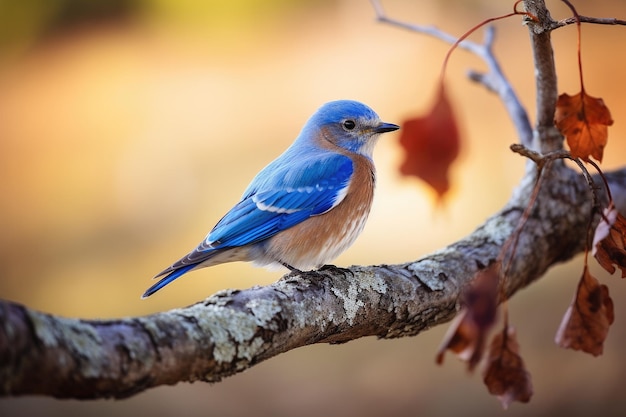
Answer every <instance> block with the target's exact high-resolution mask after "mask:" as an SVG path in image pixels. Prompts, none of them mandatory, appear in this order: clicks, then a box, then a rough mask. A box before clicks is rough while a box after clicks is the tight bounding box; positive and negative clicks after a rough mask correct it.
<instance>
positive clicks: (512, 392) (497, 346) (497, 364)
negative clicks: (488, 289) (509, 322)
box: [483, 326, 533, 409]
mask: <svg viewBox="0 0 626 417" xmlns="http://www.w3.org/2000/svg"><path fill="white" fill-rule="evenodd" d="M483 381H484V382H485V385H486V386H487V389H489V393H491V394H492V395H496V396H498V399H499V400H500V402H501V403H502V406H503V407H504V408H505V409H507V408H508V407H509V405H510V404H511V403H512V402H513V401H520V402H523V403H527V402H528V401H530V397H531V396H532V395H533V386H532V383H531V380H530V374H529V373H528V371H527V370H526V367H525V366H524V361H523V360H522V357H521V356H520V355H519V344H518V343H517V336H516V335H515V329H514V328H513V327H511V326H506V327H505V328H504V329H503V331H502V332H500V333H498V334H496V335H495V337H494V338H493V341H492V342H491V346H490V348H489V353H488V354H487V366H486V367H485V370H484V372H483Z"/></svg>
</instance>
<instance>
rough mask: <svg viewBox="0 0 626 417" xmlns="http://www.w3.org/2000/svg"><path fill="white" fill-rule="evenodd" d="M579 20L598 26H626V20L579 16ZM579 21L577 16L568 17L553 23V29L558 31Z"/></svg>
mask: <svg viewBox="0 0 626 417" xmlns="http://www.w3.org/2000/svg"><path fill="white" fill-rule="evenodd" d="M578 20H579V21H580V22H581V23H593V24H596V25H623V26H626V20H622V19H617V18H615V17H588V16H578ZM576 22H577V20H576V17H575V16H572V17H568V18H567V19H562V20H557V21H555V22H553V24H552V29H558V28H560V27H563V26H568V25H573V24H576Z"/></svg>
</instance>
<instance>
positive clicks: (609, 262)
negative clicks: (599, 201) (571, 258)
mask: <svg viewBox="0 0 626 417" xmlns="http://www.w3.org/2000/svg"><path fill="white" fill-rule="evenodd" d="M607 220H608V223H607ZM591 253H592V254H593V256H595V258H596V260H597V261H598V263H599V264H600V265H601V266H602V267H603V268H604V269H606V270H607V271H608V272H609V273H611V274H613V273H615V267H614V266H613V264H615V265H617V266H618V267H619V268H620V269H621V270H622V278H626V218H624V216H622V215H621V214H619V213H618V212H617V210H616V209H615V206H613V205H612V204H611V205H610V206H609V207H607V208H606V209H605V210H604V217H603V218H602V220H601V221H600V223H599V224H598V227H596V232H595V235H594V237H593V249H592V252H591Z"/></svg>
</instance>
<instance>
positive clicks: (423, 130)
mask: <svg viewBox="0 0 626 417" xmlns="http://www.w3.org/2000/svg"><path fill="white" fill-rule="evenodd" d="M401 132H402V134H401V136H400V145H401V146H402V148H403V149H404V162H403V163H402V165H401V166H400V172H401V173H402V174H403V175H413V176H416V177H418V178H420V179H422V180H424V181H425V182H426V183H427V184H428V185H430V186H431V187H432V188H433V189H434V190H435V192H436V193H437V196H438V197H439V198H441V197H442V196H443V195H444V194H445V193H446V192H447V191H448V189H449V188H450V182H449V180H448V170H449V169H450V165H451V164H452V162H454V160H455V159H456V157H457V156H458V154H459V148H460V140H459V129H458V127H457V123H456V119H455V117H454V113H453V111H452V105H451V104H450V100H449V99H448V97H447V96H446V94H445V92H444V88H443V87H441V88H440V89H439V91H438V94H437V97H436V98H435V103H434V104H433V106H432V108H431V110H430V111H429V112H428V113H427V114H425V115H423V116H420V117H415V118H412V119H408V120H405V121H404V123H403V124H402V130H401Z"/></svg>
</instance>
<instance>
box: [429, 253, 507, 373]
mask: <svg viewBox="0 0 626 417" xmlns="http://www.w3.org/2000/svg"><path fill="white" fill-rule="evenodd" d="M499 272H500V267H499V264H493V265H492V266H490V267H489V268H485V269H483V270H481V271H479V272H478V273H477V274H476V277H475V278H474V280H473V282H472V285H471V286H470V287H469V289H468V290H467V291H466V293H465V301H464V307H463V310H462V311H461V312H460V313H459V314H458V315H457V317H456V318H455V319H454V321H453V322H452V324H450V327H449V328H448V332H447V333H446V335H445V336H444V338H443V341H442V343H441V346H440V347H439V350H438V351H437V357H436V362H437V363H438V364H441V363H443V355H444V353H445V351H446V350H451V351H452V352H454V353H456V354H457V356H458V357H459V358H460V359H461V360H464V361H467V362H468V364H467V367H468V369H469V370H470V371H472V370H473V369H474V367H475V366H476V365H477V364H478V362H480V359H481V358H482V355H483V351H484V349H485V340H486V337H487V332H488V331H489V330H490V329H491V327H492V326H493V324H494V322H495V320H496V312H497V308H498V283H499V281H500V275H499Z"/></svg>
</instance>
